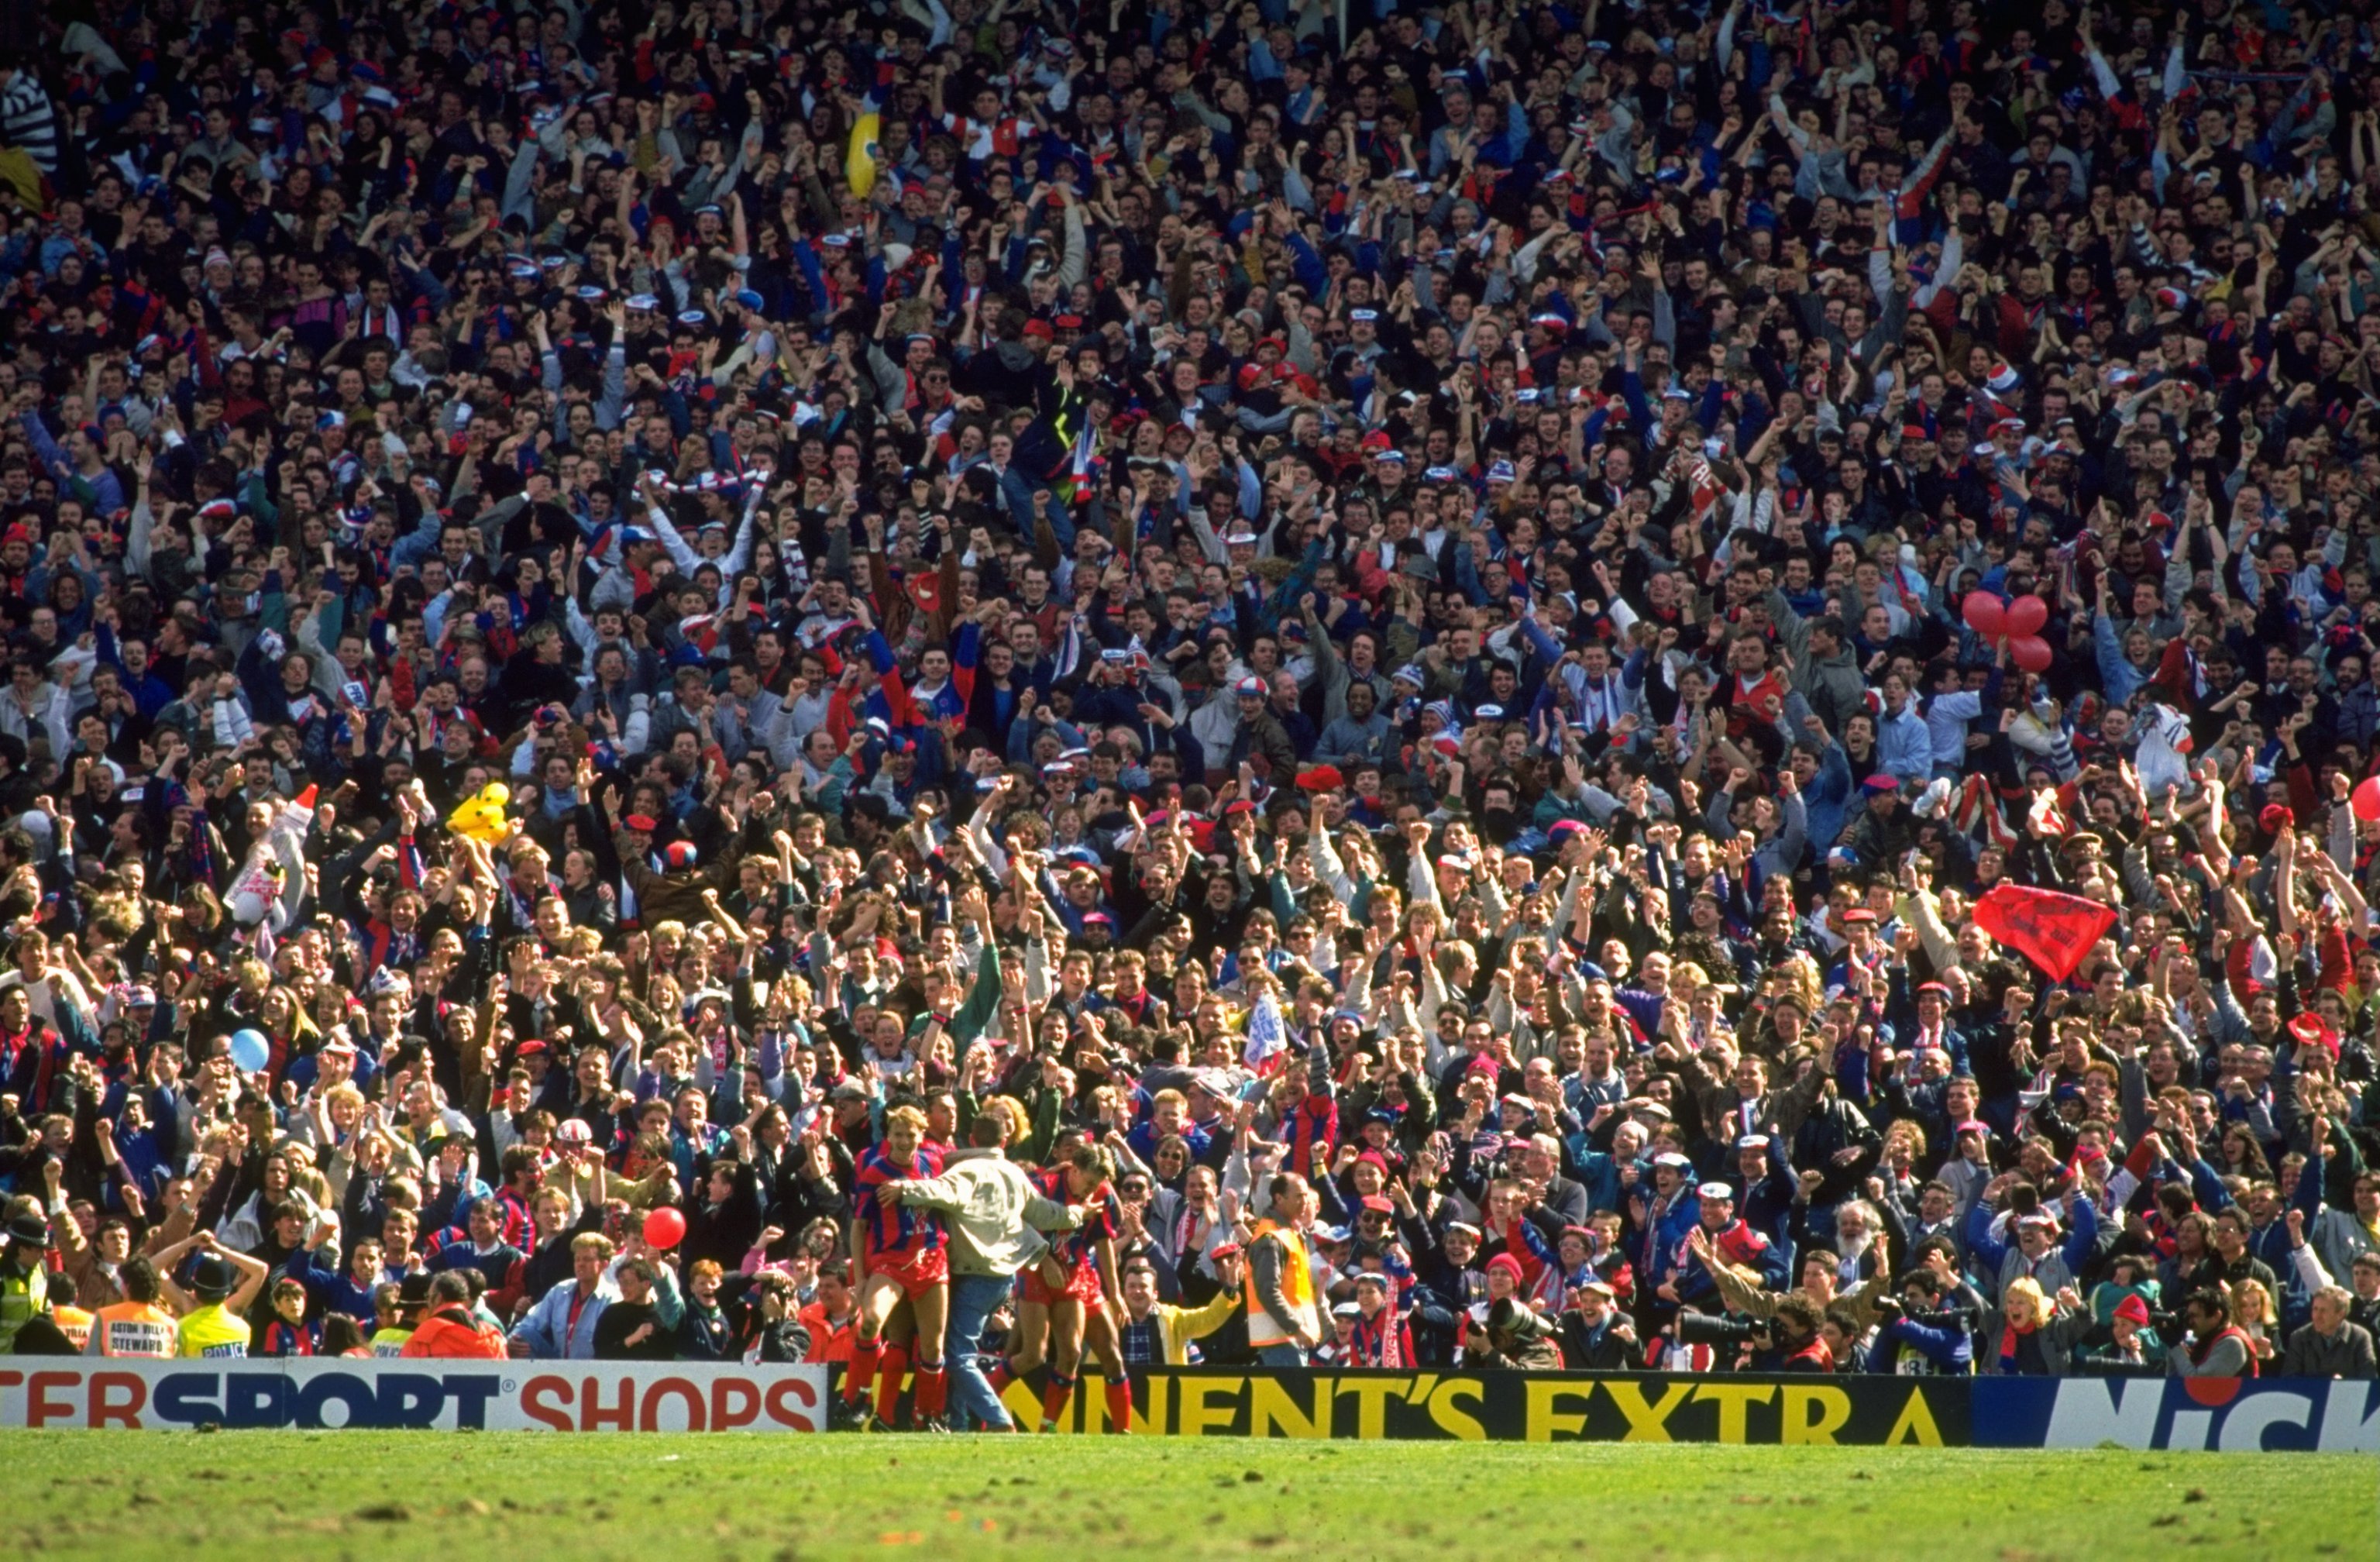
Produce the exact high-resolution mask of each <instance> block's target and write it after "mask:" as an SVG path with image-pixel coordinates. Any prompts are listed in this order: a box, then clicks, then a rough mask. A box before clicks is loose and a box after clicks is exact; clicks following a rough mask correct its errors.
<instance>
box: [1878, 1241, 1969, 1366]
mask: <svg viewBox="0 0 2380 1562" xmlns="http://www.w3.org/2000/svg"><path fill="white" fill-rule="evenodd" d="M1983 1312H1984V1309H1983V1298H1981V1297H1980V1296H1978V1295H1976V1293H1975V1289H1974V1287H1972V1286H1970V1285H1968V1284H1967V1282H1966V1280H1965V1279H1964V1278H1963V1277H1962V1276H1961V1275H1960V1274H1959V1273H1958V1272H1957V1270H1955V1269H1954V1268H1952V1267H1951V1264H1950V1261H1949V1257H1948V1256H1947V1255H1946V1254H1945V1253H1944V1252H1943V1251H1942V1250H1941V1249H1940V1248H1939V1247H1929V1248H1927V1249H1926V1251H1925V1257H1924V1261H1923V1263H1921V1265H1920V1266H1919V1267H1918V1268H1915V1269H1912V1270H1911V1271H1909V1273H1907V1274H1906V1275H1902V1276H1901V1277H1900V1296H1898V1297H1889V1296H1881V1297H1878V1298H1876V1338H1875V1341H1874V1342H1873V1343H1872V1344H1870V1345H1869V1347H1868V1351H1867V1358H1866V1370H1867V1371H1869V1372H1871V1373H1894V1374H1898V1375H1900V1376H1935V1377H1965V1376H1966V1375H1968V1374H1969V1373H1973V1371H1974V1370H1975V1342H1974V1327H1975V1320H1976V1319H1977V1318H1979V1317H1981V1316H1982V1315H1983Z"/></svg>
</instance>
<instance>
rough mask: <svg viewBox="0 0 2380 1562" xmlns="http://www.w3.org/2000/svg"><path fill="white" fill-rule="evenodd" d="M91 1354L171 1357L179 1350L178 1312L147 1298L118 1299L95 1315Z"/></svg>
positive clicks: (156, 1357)
mask: <svg viewBox="0 0 2380 1562" xmlns="http://www.w3.org/2000/svg"><path fill="white" fill-rule="evenodd" d="M84 1353H85V1354H87V1355H91V1356H139V1357H145V1358H148V1359H150V1360H152V1361H171V1360H173V1358H174V1354H175V1341H174V1315H173V1314H172V1313H171V1312H166V1311H165V1310H164V1308H162V1307H158V1306H156V1305H154V1304H153V1303H151V1302H146V1301H118V1302H113V1303H110V1304H109V1305H108V1306H105V1307H103V1308H101V1309H100V1310H99V1311H98V1312H94V1313H92V1314H91V1343H90V1344H89V1345H87V1346H85V1347H84Z"/></svg>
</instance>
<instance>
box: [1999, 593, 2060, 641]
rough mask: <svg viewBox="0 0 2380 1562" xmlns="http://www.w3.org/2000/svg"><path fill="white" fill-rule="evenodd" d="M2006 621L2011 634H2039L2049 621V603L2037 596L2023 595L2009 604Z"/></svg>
mask: <svg viewBox="0 0 2380 1562" xmlns="http://www.w3.org/2000/svg"><path fill="white" fill-rule="evenodd" d="M2004 621H2005V622H2006V623H2007V625H2008V632H2009V633H2010V634H2011V635H2037V634H2039V633H2040V632H2041V626H2043V625H2044V624H2046V623H2048V622H2049V604H2047V603H2046V602H2044V601H2042V600H2041V599H2040V598H2039V597H2037V596H2021V597H2019V598H2017V599H2016V600H2015V601H2014V602H2012V603H2010V604H2008V611H2007V613H2006V615H2005V616H2004Z"/></svg>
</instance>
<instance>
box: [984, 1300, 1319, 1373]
mask: <svg viewBox="0 0 2380 1562" xmlns="http://www.w3.org/2000/svg"><path fill="white" fill-rule="evenodd" d="M954 1305H955V1304H954ZM1257 1361H1259V1362H1261V1363H1262V1364H1263V1365H1265V1366H1268V1367H1302V1366H1304V1365H1305V1347H1304V1346H1302V1345H1299V1344H1298V1343H1297V1342H1296V1341H1294V1340H1283V1341H1282V1342H1281V1344H1279V1345H1264V1346H1258V1347H1257Z"/></svg>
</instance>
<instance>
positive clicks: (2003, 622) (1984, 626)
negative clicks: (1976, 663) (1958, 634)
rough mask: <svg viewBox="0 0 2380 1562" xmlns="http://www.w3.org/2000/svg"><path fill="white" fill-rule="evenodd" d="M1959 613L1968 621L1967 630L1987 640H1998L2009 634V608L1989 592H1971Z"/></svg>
mask: <svg viewBox="0 0 2380 1562" xmlns="http://www.w3.org/2000/svg"><path fill="white" fill-rule="evenodd" d="M1959 611H1960V612H1961V614H1962V615H1963V616H1965V617H1966V620H1967V628H1971V629H1973V630H1974V631H1975V632H1976V633H1977V634H1979V635H1981V636H1983V637H1984V638H1985V640H1998V639H1999V638H2000V636H2002V635H2004V634H2006V633H2008V632H2009V631H2008V608H2007V606H2006V605H2005V604H2002V603H2001V601H2000V599H1999V598H1998V597H1996V596H1994V595H1992V593H1991V592H1968V593H1967V600H1966V603H1965V604H1964V605H1962V606H1961V608H1960V609H1959Z"/></svg>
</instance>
